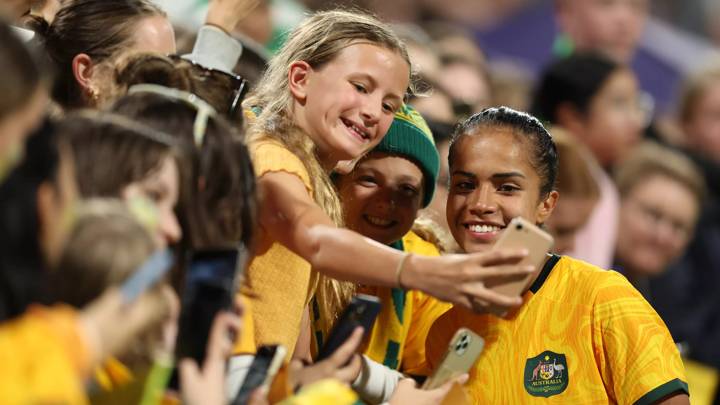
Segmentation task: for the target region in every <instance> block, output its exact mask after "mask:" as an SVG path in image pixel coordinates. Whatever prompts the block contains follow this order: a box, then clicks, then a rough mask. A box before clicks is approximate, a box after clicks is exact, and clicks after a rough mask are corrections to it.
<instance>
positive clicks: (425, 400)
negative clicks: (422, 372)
mask: <svg viewBox="0 0 720 405" xmlns="http://www.w3.org/2000/svg"><path fill="white" fill-rule="evenodd" d="M467 380H468V375H467V374H463V375H462V376H460V377H458V378H456V379H453V380H450V381H448V382H446V383H445V384H443V385H442V386H441V387H439V388H435V389H434V390H422V389H419V388H417V387H416V384H415V381H414V380H413V379H411V378H405V379H403V380H401V381H400V382H399V383H398V385H397V387H396V388H395V392H393V395H392V397H391V398H390V405H401V404H413V405H425V404H428V405H430V404H433V405H435V404H439V403H441V402H442V400H443V398H445V396H446V395H447V394H448V392H449V391H450V388H452V386H453V384H455V383H457V384H460V385H462V384H465V382H467Z"/></svg>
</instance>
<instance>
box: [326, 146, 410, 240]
mask: <svg viewBox="0 0 720 405" xmlns="http://www.w3.org/2000/svg"><path fill="white" fill-rule="evenodd" d="M338 191H339V193H340V199H341V201H342V204H343V210H344V212H345V220H346V222H347V226H348V228H350V229H352V230H354V231H355V232H358V233H360V234H361V235H364V236H367V237H368V238H370V239H373V240H375V241H378V242H380V243H383V244H386V245H387V244H390V243H393V242H395V241H398V240H400V239H401V238H402V237H403V236H405V234H406V233H407V232H408V231H410V229H411V228H412V225H413V222H415V218H416V217H417V213H418V210H419V209H420V208H421V204H422V199H423V195H424V176H423V172H422V170H421V169H420V167H418V166H417V165H416V164H415V163H413V162H412V161H410V160H408V159H406V158H404V157H401V156H396V155H390V154H387V153H382V152H371V153H370V154H369V155H368V156H367V157H366V158H364V159H363V160H362V161H360V163H358V164H357V166H355V170H353V172H352V173H350V174H348V175H346V176H343V177H342V178H341V180H340V182H339V184H338Z"/></svg>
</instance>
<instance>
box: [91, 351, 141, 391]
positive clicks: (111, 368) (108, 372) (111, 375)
mask: <svg viewBox="0 0 720 405" xmlns="http://www.w3.org/2000/svg"><path fill="white" fill-rule="evenodd" d="M132 380H133V373H132V371H130V369H129V368H127V366H125V365H124V364H123V363H121V362H120V360H118V359H116V358H114V357H110V358H108V359H107V360H105V361H104V362H103V364H102V366H100V367H97V368H96V369H95V381H97V383H98V385H99V386H100V388H102V389H103V390H105V391H112V390H113V389H116V388H119V387H122V386H123V385H125V384H128V383H130V382H131V381H132Z"/></svg>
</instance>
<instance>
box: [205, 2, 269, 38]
mask: <svg viewBox="0 0 720 405" xmlns="http://www.w3.org/2000/svg"><path fill="white" fill-rule="evenodd" d="M258 4H260V0H212V1H210V8H209V9H208V14H207V18H206V19H205V23H206V24H210V25H214V26H216V27H219V28H222V29H223V30H224V31H225V32H227V33H232V32H233V31H235V27H237V25H238V24H239V23H240V21H242V20H243V19H244V18H245V17H247V16H248V15H249V14H250V13H251V12H252V11H253V9H255V7H257V5H258Z"/></svg>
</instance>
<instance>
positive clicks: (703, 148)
mask: <svg viewBox="0 0 720 405" xmlns="http://www.w3.org/2000/svg"><path fill="white" fill-rule="evenodd" d="M702 91H703V94H702V95H701V96H700V97H699V99H698V100H697V102H696V103H695V107H694V109H693V112H692V114H691V116H690V118H689V120H688V121H687V122H684V123H683V129H684V130H685V134H686V136H687V142H688V146H689V147H691V148H692V149H693V150H695V151H697V152H699V153H701V154H703V155H704V156H706V157H708V158H710V159H712V160H714V161H716V162H720V78H718V80H715V81H714V82H712V83H709V84H708V85H707V86H706V87H705V88H704V89H703V90H702Z"/></svg>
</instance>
